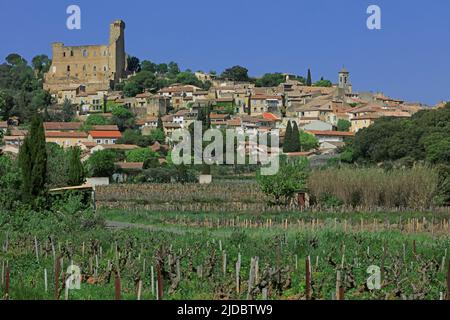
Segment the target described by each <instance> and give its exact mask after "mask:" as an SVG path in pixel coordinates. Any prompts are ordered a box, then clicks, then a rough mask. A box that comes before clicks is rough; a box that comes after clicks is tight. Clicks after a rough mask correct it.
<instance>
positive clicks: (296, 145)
mask: <svg viewBox="0 0 450 320" xmlns="http://www.w3.org/2000/svg"><path fill="white" fill-rule="evenodd" d="M291 145H292V149H291V152H300V149H301V146H300V131H299V130H298V126H297V122H296V121H294V126H293V127H292V136H291Z"/></svg>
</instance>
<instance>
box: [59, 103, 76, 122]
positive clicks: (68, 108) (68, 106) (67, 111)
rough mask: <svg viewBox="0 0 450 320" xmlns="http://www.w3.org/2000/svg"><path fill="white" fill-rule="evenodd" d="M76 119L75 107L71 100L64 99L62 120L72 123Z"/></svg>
mask: <svg viewBox="0 0 450 320" xmlns="http://www.w3.org/2000/svg"><path fill="white" fill-rule="evenodd" d="M74 117H75V106H74V105H73V104H72V102H70V100H69V99H67V98H66V99H64V103H63V106H62V118H63V121H64V122H70V121H72V120H73V118H74Z"/></svg>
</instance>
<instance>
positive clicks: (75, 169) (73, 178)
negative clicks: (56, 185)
mask: <svg viewBox="0 0 450 320" xmlns="http://www.w3.org/2000/svg"><path fill="white" fill-rule="evenodd" d="M68 171H69V173H68V184H69V186H79V185H82V184H83V183H84V181H85V179H84V168H83V164H82V163H81V159H80V148H78V147H73V148H71V149H70V151H69V170H68Z"/></svg>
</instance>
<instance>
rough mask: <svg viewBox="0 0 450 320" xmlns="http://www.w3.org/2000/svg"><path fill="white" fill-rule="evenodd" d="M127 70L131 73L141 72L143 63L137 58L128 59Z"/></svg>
mask: <svg viewBox="0 0 450 320" xmlns="http://www.w3.org/2000/svg"><path fill="white" fill-rule="evenodd" d="M127 70H128V71H129V72H131V73H134V72H139V71H141V63H140V61H139V59H138V58H136V57H128V58H127Z"/></svg>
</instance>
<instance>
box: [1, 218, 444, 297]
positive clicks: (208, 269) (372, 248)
mask: <svg viewBox="0 0 450 320" xmlns="http://www.w3.org/2000/svg"><path fill="white" fill-rule="evenodd" d="M101 214H102V215H103V216H104V217H105V218H106V219H107V220H110V219H115V220H118V219H116V218H117V217H118V216H119V214H121V215H122V217H126V218H123V219H122V220H123V221H131V222H132V223H134V222H139V223H140V225H139V226H141V227H140V228H133V229H110V228H98V229H95V230H90V231H86V232H83V233H80V234H78V233H77V234H70V233H63V232H59V233H58V232H57V231H55V234H54V236H45V235H43V234H40V233H37V234H36V236H35V235H33V234H23V233H20V234H18V233H14V232H11V233H10V232H3V233H0V241H1V244H2V247H1V249H2V250H1V254H0V265H1V279H0V280H1V281H0V287H1V290H2V291H1V292H2V296H3V298H8V299H69V300H71V299H105V300H106V299H130V300H131V299H133V300H136V299H138V300H149V299H151V300H154V299H224V300H227V299H255V300H256V299H258V300H260V299H446V298H448V297H449V296H448V292H449V289H450V288H449V286H450V282H449V281H450V275H449V274H448V273H449V272H450V271H449V264H448V263H449V262H448V260H449V259H448V248H450V238H449V220H448V216H446V215H442V216H440V217H439V219H438V218H437V217H436V218H432V216H431V215H428V216H426V217H425V216H424V217H423V218H419V216H420V214H419V213H416V214H415V216H416V217H415V218H402V221H400V218H396V219H392V218H388V217H389V216H391V215H393V213H386V214H384V215H381V216H375V217H376V218H375V219H359V218H354V219H351V218H348V219H347V218H346V217H345V218H344V217H339V214H336V215H335V216H334V218H333V216H329V215H328V218H326V217H327V215H325V214H323V215H321V214H319V215H318V217H319V218H314V214H311V213H307V214H288V213H286V214H282V215H260V216H258V217H255V216H254V215H251V214H249V215H242V216H239V215H235V216H233V217H223V216H222V215H221V214H220V213H217V214H189V213H185V214H182V213H168V214H162V213H151V212H147V211H139V212H138V211H135V212H133V211H130V212H124V211H117V210H116V211H114V210H112V211H111V210H106V209H103V210H102V211H101ZM413 216H414V215H413ZM433 217H434V216H433ZM146 225H147V226H151V229H150V228H148V229H145V228H144V227H145V226H146ZM69 265H75V266H78V267H79V268H80V271H81V279H82V280H81V284H80V289H79V290H65V289H66V287H65V286H66V280H67V279H69V278H71V279H72V280H73V275H71V274H69V273H68V272H69V271H70V270H67V268H68V266H69ZM370 266H376V267H378V268H379V270H380V279H381V283H380V288H379V289H372V290H370V289H369V288H368V284H367V279H368V277H369V276H370V274H369V273H367V269H368V268H369V267H370ZM72 270H73V269H72Z"/></svg>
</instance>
